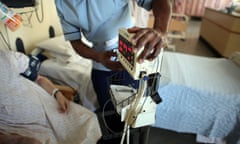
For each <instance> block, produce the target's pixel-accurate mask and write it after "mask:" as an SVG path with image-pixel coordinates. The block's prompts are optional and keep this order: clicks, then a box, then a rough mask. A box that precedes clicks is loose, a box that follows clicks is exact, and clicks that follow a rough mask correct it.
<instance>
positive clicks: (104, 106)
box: [102, 99, 117, 134]
mask: <svg viewBox="0 0 240 144" xmlns="http://www.w3.org/2000/svg"><path fill="white" fill-rule="evenodd" d="M110 101H111V99H108V100H107V101H106V102H105V103H104V105H103V112H102V118H103V123H104V125H105V127H106V128H107V129H108V130H109V131H110V132H111V133H113V134H116V133H117V132H115V131H114V130H112V129H111V128H110V127H109V126H108V124H107V122H106V120H105V117H104V116H105V114H104V110H105V108H106V106H107V104H108V103H109V102H110Z"/></svg>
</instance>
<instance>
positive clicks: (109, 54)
mask: <svg viewBox="0 0 240 144" xmlns="http://www.w3.org/2000/svg"><path fill="white" fill-rule="evenodd" d="M116 58H117V53H116V52H113V51H103V52H99V54H98V57H97V62H99V63H102V64H103V65H104V66H105V67H107V68H109V69H111V70H118V71H121V70H124V68H123V66H122V65H121V63H120V62H119V61H116V60H115V59H116Z"/></svg>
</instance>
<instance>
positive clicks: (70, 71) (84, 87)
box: [40, 57, 98, 111]
mask: <svg viewBox="0 0 240 144" xmlns="http://www.w3.org/2000/svg"><path fill="white" fill-rule="evenodd" d="M91 69H92V63H91V61H90V60H88V59H85V58H82V57H79V60H78V61H74V62H69V63H62V62H59V61H58V60H56V59H48V60H45V61H43V63H42V64H41V68H40V74H42V75H45V76H48V77H50V78H52V79H55V80H58V82H60V83H61V82H63V83H62V84H67V85H69V86H71V87H73V88H74V89H76V90H77V92H78V94H79V96H80V100H81V104H82V105H83V106H84V107H86V108H88V109H89V110H91V111H94V110H96V108H97V107H98V102H97V97H96V93H95V91H94V89H93V85H92V82H91V78H90V77H91Z"/></svg>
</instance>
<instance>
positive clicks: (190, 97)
mask: <svg viewBox="0 0 240 144" xmlns="http://www.w3.org/2000/svg"><path fill="white" fill-rule="evenodd" d="M60 46H62V47H61V48H60V49H61V50H59V47H60ZM37 47H38V49H44V50H45V51H48V52H50V53H52V57H54V55H55V57H54V58H50V59H48V60H45V61H44V62H43V63H42V66H41V71H40V73H42V74H43V75H47V76H49V77H52V78H54V79H59V80H62V81H65V82H66V83H68V84H69V85H71V86H72V87H74V88H75V89H78V91H79V93H80V97H81V98H80V99H81V102H82V104H83V105H84V106H86V107H88V108H89V109H92V110H94V109H95V108H96V107H97V101H96V95H95V93H94V90H93V88H92V84H91V81H90V72H91V61H90V60H88V59H84V58H82V57H79V56H75V54H76V53H74V52H73V51H72V52H69V49H71V48H70V47H71V46H70V45H69V42H66V41H64V40H63V38H62V37H60V38H59V37H58V38H54V39H52V40H48V41H45V42H44V43H40V44H37ZM64 47H65V48H66V47H67V50H66V49H65V48H64ZM56 49H58V50H56ZM56 54H58V55H60V56H61V57H59V56H57V55H56ZM68 54H69V55H70V56H66V55H68ZM72 54H73V55H74V56H73V55H72ZM64 56H65V58H66V59H62V58H63V57H64ZM239 59H240V56H239V54H238V55H237V56H234V57H232V58H231V59H226V58H207V57H201V56H193V55H187V54H182V53H176V52H164V56H163V60H162V68H161V78H160V86H159V90H158V91H159V94H160V96H161V98H162V102H161V103H160V104H158V106H157V110H156V122H155V124H154V125H153V127H157V128H162V129H168V130H173V131H176V132H184V133H193V134H197V135H201V136H206V137H207V138H212V139H225V138H228V139H231V140H232V141H233V140H235V141H237V138H239V137H240V134H239V131H240V62H239V61H240V60H239ZM213 141H214V140H213Z"/></svg>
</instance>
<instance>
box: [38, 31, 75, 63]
mask: <svg viewBox="0 0 240 144" xmlns="http://www.w3.org/2000/svg"><path fill="white" fill-rule="evenodd" d="M36 47H37V49H40V50H44V52H47V54H49V55H50V57H53V58H55V59H56V60H57V61H58V62H60V63H69V62H75V61H78V60H79V58H80V56H79V55H78V54H77V53H76V52H75V51H74V49H73V48H72V45H71V43H70V42H69V41H66V40H65V39H64V36H63V35H61V36H57V37H54V38H50V39H47V40H44V41H41V42H39V43H37V44H36Z"/></svg>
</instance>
